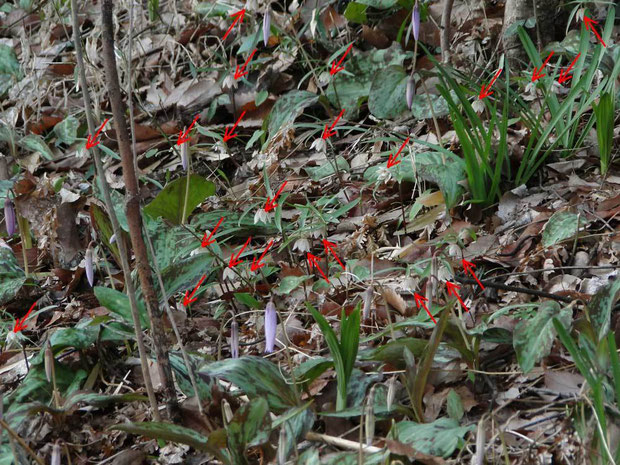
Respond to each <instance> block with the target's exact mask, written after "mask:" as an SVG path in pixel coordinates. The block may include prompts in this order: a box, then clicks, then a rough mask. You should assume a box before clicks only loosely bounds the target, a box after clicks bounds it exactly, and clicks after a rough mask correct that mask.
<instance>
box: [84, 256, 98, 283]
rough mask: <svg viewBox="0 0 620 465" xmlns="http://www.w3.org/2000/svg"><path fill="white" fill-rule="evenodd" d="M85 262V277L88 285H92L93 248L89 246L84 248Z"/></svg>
mask: <svg viewBox="0 0 620 465" xmlns="http://www.w3.org/2000/svg"><path fill="white" fill-rule="evenodd" d="M85 262H86V264H85V266H84V268H85V269H86V278H87V279H88V284H90V287H93V283H94V282H95V271H94V269H93V250H92V249H91V248H90V247H89V248H88V249H86V260H85Z"/></svg>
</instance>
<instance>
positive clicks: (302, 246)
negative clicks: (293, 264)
mask: <svg viewBox="0 0 620 465" xmlns="http://www.w3.org/2000/svg"><path fill="white" fill-rule="evenodd" d="M293 250H299V252H301V253H304V252H310V241H309V240H308V239H306V238H305V237H302V238H300V239H297V240H296V241H295V243H294V244H293Z"/></svg>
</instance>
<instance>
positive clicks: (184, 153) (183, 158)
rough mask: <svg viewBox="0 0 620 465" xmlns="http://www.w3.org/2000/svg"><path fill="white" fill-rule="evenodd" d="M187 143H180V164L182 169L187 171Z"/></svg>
mask: <svg viewBox="0 0 620 465" xmlns="http://www.w3.org/2000/svg"><path fill="white" fill-rule="evenodd" d="M187 145H188V144H183V145H181V165H183V169H184V170H185V171H187V167H188V165H189V163H188V162H187Z"/></svg>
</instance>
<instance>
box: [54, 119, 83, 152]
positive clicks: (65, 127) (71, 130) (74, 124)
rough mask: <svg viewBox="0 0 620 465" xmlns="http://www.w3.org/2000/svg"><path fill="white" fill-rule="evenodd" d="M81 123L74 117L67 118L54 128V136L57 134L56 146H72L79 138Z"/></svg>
mask: <svg viewBox="0 0 620 465" xmlns="http://www.w3.org/2000/svg"><path fill="white" fill-rule="evenodd" d="M79 125H80V122H79V121H78V120H77V118H75V117H74V116H67V117H66V118H65V119H63V120H62V121H61V122H60V123H58V124H57V125H56V126H54V134H56V138H57V139H58V140H57V141H56V145H57V146H58V145H60V144H65V145H71V144H73V143H74V142H75V139H76V138H77V130H78V127H79Z"/></svg>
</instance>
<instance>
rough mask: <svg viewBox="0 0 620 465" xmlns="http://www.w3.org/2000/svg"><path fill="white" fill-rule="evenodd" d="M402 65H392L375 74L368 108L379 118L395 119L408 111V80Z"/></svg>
mask: <svg viewBox="0 0 620 465" xmlns="http://www.w3.org/2000/svg"><path fill="white" fill-rule="evenodd" d="M408 79H409V76H408V75H407V73H406V72H405V69H404V68H403V67H402V66H398V65H392V66H388V67H387V68H385V69H383V70H381V72H380V73H377V74H375V77H374V79H373V80H372V84H371V86H370V96H369V97H368V109H369V110H370V113H372V114H373V115H374V116H376V117H377V118H383V119H395V118H397V117H398V116H400V115H402V114H403V113H405V112H406V111H407V99H406V92H407V80H408Z"/></svg>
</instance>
